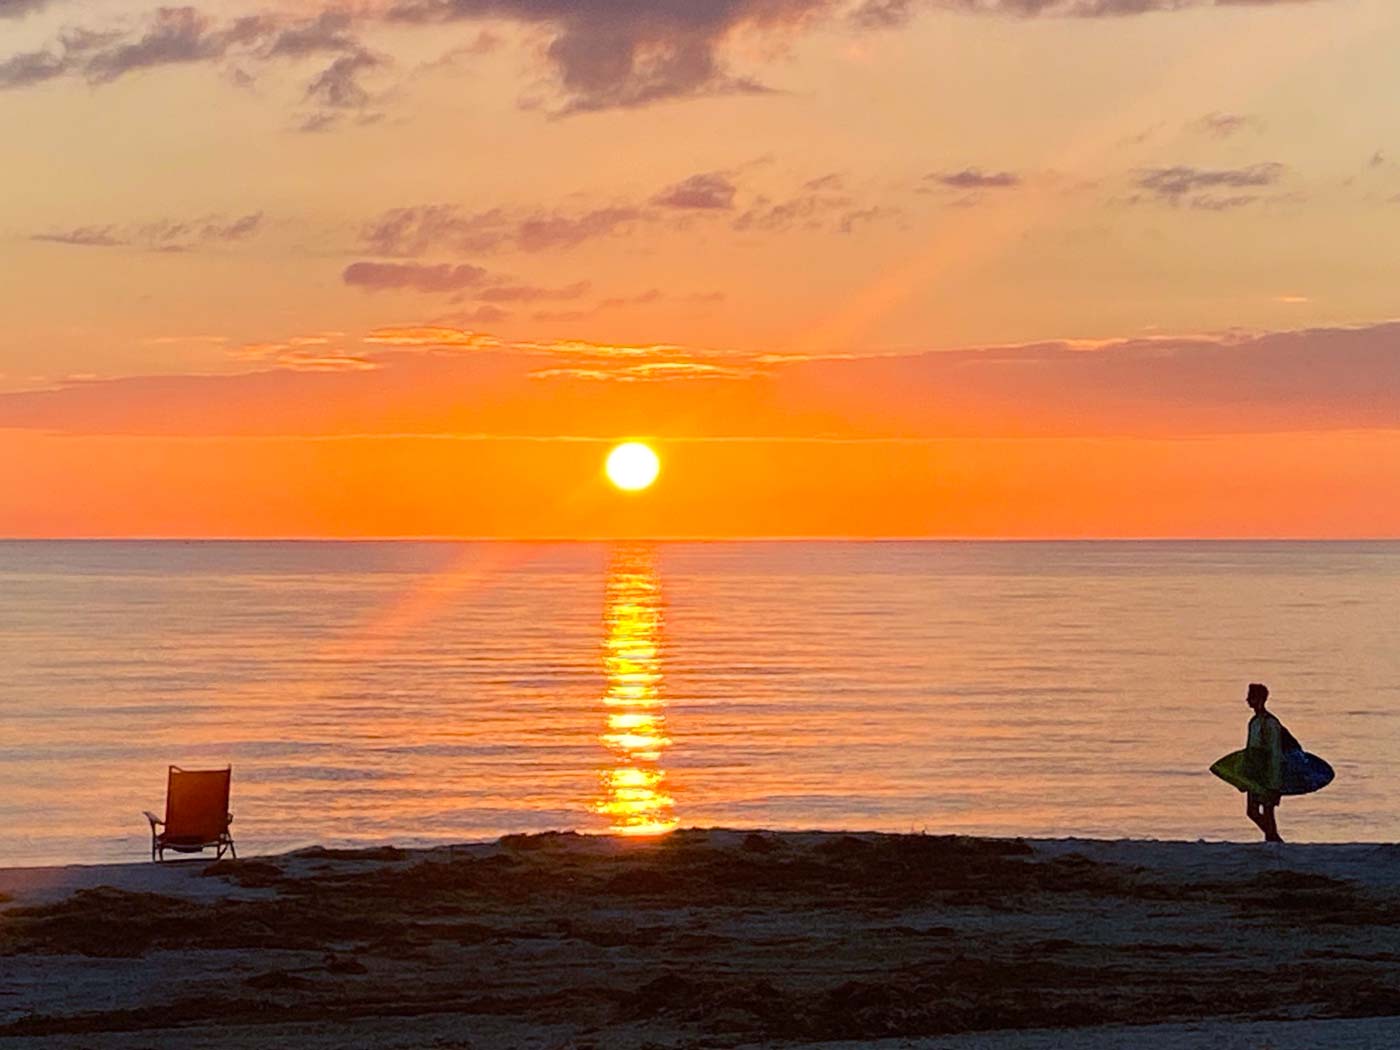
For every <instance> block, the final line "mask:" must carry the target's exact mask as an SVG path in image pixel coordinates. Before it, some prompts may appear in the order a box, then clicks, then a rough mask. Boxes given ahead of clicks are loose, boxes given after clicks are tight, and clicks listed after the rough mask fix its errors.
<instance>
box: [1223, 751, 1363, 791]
mask: <svg viewBox="0 0 1400 1050" xmlns="http://www.w3.org/2000/svg"><path fill="white" fill-rule="evenodd" d="M1245 754H1246V752H1245V751H1232V752H1230V753H1229V754H1228V755H1226V756H1225V757H1224V758H1222V759H1220V760H1219V761H1218V762H1216V763H1215V764H1214V765H1212V766H1211V767H1210V771H1211V772H1212V773H1214V774H1215V775H1216V776H1218V777H1219V778H1220V779H1221V780H1223V781H1225V783H1227V784H1230V785H1232V786H1233V787H1237V788H1239V789H1240V790H1241V791H1252V792H1254V793H1255V794H1256V795H1262V794H1266V793H1267V791H1268V789H1267V788H1265V787H1264V786H1263V785H1262V784H1260V783H1259V782H1258V781H1257V780H1255V779H1254V778H1252V777H1251V776H1249V773H1248V772H1247V770H1248V766H1247V765H1246V764H1245ZM1282 773H1283V786H1282V788H1281V789H1280V791H1279V794H1281V795H1311V794H1312V793H1313V792H1314V791H1321V790H1322V789H1323V788H1325V787H1326V786H1327V785H1328V784H1330V783H1332V779H1333V778H1334V777H1335V776H1336V775H1337V774H1336V772H1335V771H1334V770H1333V769H1332V767H1331V766H1330V765H1328V764H1327V763H1326V762H1325V761H1324V760H1323V759H1320V758H1318V757H1317V756H1316V755H1314V754H1311V753H1309V752H1307V751H1304V750H1302V749H1301V748H1299V749H1296V750H1289V751H1285V752H1284V753H1283V769H1282Z"/></svg>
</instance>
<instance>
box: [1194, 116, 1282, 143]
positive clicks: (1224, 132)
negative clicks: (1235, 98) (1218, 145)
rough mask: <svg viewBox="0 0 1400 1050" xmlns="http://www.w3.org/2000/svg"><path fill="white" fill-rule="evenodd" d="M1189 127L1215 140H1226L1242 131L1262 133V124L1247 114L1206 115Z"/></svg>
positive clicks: (1259, 120)
mask: <svg viewBox="0 0 1400 1050" xmlns="http://www.w3.org/2000/svg"><path fill="white" fill-rule="evenodd" d="M1189 127H1190V128H1191V129H1192V130H1193V131H1196V132H1198V133H1199V134H1202V135H1206V136H1209V137H1210V138H1215V139H1228V138H1231V137H1233V136H1235V135H1238V134H1239V133H1240V132H1242V131H1263V130H1264V122H1263V121H1262V120H1261V119H1259V118H1258V117H1256V116H1253V115H1252V114H1249V113H1207V114H1206V115H1205V116H1203V117H1200V118H1199V119H1197V120H1194V121H1192V122H1191V124H1190V125H1189Z"/></svg>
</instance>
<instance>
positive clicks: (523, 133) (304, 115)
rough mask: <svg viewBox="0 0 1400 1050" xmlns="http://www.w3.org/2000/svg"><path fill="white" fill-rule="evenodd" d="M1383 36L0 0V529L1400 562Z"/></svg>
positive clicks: (729, 13) (1349, 29) (235, 0)
mask: <svg viewBox="0 0 1400 1050" xmlns="http://www.w3.org/2000/svg"><path fill="white" fill-rule="evenodd" d="M1397 53H1400V4H1396V3H1395V2H1394V0H706V2H703V3H701V2H698V0H364V2H360V3H354V4H346V5H327V4H322V3H318V2H316V0H262V2H247V3H245V2H242V0H215V2H209V3H203V4H199V5H195V6H189V7H181V6H167V7H158V6H147V5H145V4H143V3H136V2H130V0H121V2H118V0H82V2H81V3H79V2H77V0H0V135H3V137H4V141H5V142H6V143H7V149H6V151H5V158H6V163H5V168H4V172H3V174H0V180H3V183H2V184H3V187H4V193H3V194H0V317H3V324H0V493H3V495H2V496H0V535H3V536H15V537H31V536H33V537H42V536H99V537H107V536H191V537H205V536H209V537H215V536H220V537H222V536H227V537H274V536H308V537H315V536H326V537H359V536H443V537H452V536H463V537H477V536H481V537H513V538H558V537H564V538H597V537H610V536H661V537H730V536H850V537H886V536H889V537H906V536H909V537H918V536H967V537H982V536H986V537H1047V538H1060V537H1064V538H1074V537H1193V536H1200V537H1250V536H1257V537H1381V536H1400V292H1397V288H1400V281H1398V280H1397V275H1400V106H1397V105H1396V104H1395V99H1396V98H1400V64H1397V63H1396V62H1394V60H1393V56H1394V55H1395V54H1397ZM633 438H637V439H643V440H647V441H649V442H650V443H652V444H653V446H654V447H655V448H656V449H657V451H658V452H659V453H660V455H661V458H662V461H663V471H662V475H661V479H660V481H659V482H658V483H657V485H656V486H655V487H654V488H652V489H651V490H648V491H647V492H645V493H642V494H623V493H619V492H617V491H615V490H613V489H611V488H610V487H609V486H608V485H607V483H606V481H605V480H604V477H603V474H602V464H603V460H604V457H605V455H606V453H607V451H608V449H609V448H610V447H611V446H612V444H613V443H615V442H617V441H620V440H624V439H633Z"/></svg>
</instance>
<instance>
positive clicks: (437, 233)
mask: <svg viewBox="0 0 1400 1050" xmlns="http://www.w3.org/2000/svg"><path fill="white" fill-rule="evenodd" d="M643 217H644V216H643V212H642V210H641V209H640V208H638V207H635V206H631V205H615V206H612V207H607V208H595V209H592V210H589V211H583V212H576V213H568V212H559V211H527V212H507V211H506V210H505V209H504V208H492V209H489V210H487V211H480V212H467V211H464V210H462V209H461V208H459V207H457V206H456V205H454V204H425V205H418V206H414V207H407V208H392V209H390V210H389V211H386V212H384V213H383V214H381V215H379V216H377V217H376V218H374V219H372V220H370V221H369V222H368V223H366V224H365V226H364V227H363V228H362V229H361V231H360V236H361V239H362V241H363V242H364V246H365V248H366V249H367V250H369V251H372V252H374V253H375V254H376V255H387V256H399V257H411V256H415V255H424V254H427V253H429V252H433V251H443V250H450V251H464V252H489V251H497V250H500V249H503V248H512V247H513V248H517V249H519V250H521V251H526V252H538V251H545V250H549V249H556V248H571V247H574V246H575V245H578V244H582V243H583V242H584V241H588V240H592V239H594V238H598V237H606V236H609V235H611V234H613V233H616V232H619V231H620V230H621V229H622V228H624V227H626V226H628V225H630V224H631V223H634V222H636V221H638V220H640V219H642V218H643Z"/></svg>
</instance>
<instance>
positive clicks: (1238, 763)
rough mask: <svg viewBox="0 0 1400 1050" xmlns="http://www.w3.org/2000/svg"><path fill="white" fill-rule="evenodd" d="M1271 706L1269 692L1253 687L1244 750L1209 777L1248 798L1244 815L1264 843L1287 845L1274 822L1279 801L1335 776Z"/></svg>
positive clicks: (1225, 760) (1318, 786)
mask: <svg viewBox="0 0 1400 1050" xmlns="http://www.w3.org/2000/svg"><path fill="white" fill-rule="evenodd" d="M1268 700H1269V687H1268V686H1266V685H1261V684H1260V683H1259V682H1252V683H1250V686H1249V691H1248V692H1247V693H1245V697H1244V702H1245V703H1247V704H1248V705H1249V706H1250V707H1251V708H1252V709H1253V711H1254V717H1253V718H1251V719H1250V720H1249V735H1248V736H1247V738H1246V739H1245V746H1244V748H1243V750H1240V751H1231V752H1230V753H1229V754H1228V755H1226V756H1225V757H1224V758H1221V759H1217V760H1216V761H1215V762H1214V763H1212V764H1211V767H1210V771H1211V772H1212V773H1214V774H1215V775H1216V776H1218V777H1219V778H1220V779H1221V780H1223V781H1225V783H1227V784H1229V785H1230V786H1231V787H1233V788H1235V789H1236V790H1238V791H1243V792H1244V793H1245V796H1246V798H1245V806H1244V811H1245V814H1246V816H1248V817H1249V819H1250V820H1252V821H1253V822H1254V825H1255V826H1256V827H1257V828H1258V829H1259V830H1260V831H1262V832H1263V833H1264V841H1266V842H1282V841H1283V838H1282V837H1281V836H1280V835H1279V833H1278V821H1277V820H1276V819H1275V816H1274V810H1275V809H1276V808H1277V807H1278V804H1279V799H1280V798H1281V797H1282V796H1284V795H1310V794H1312V793H1313V792H1314V791H1321V790H1322V789H1323V788H1325V787H1326V786H1327V785H1328V784H1330V783H1332V779H1333V778H1334V777H1335V776H1336V772H1335V771H1334V770H1333V769H1332V767H1331V766H1330V765H1328V764H1327V762H1326V761H1325V760H1323V759H1321V758H1318V757H1317V756H1316V755H1314V754H1310V753H1308V752H1307V751H1304V750H1303V745H1302V744H1300V743H1298V738H1297V737H1295V736H1294V735H1293V734H1292V733H1290V732H1289V731H1288V727H1287V726H1285V725H1284V724H1283V723H1282V722H1280V721H1279V720H1278V719H1277V718H1275V717H1274V716H1273V714H1272V713H1270V712H1269V711H1268V710H1267V709H1266V708H1265V706H1264V705H1265V704H1266V703H1268Z"/></svg>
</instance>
